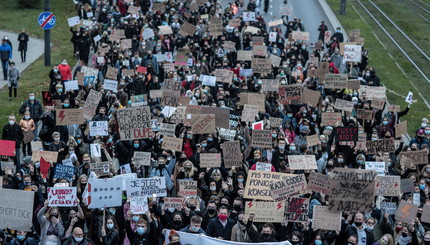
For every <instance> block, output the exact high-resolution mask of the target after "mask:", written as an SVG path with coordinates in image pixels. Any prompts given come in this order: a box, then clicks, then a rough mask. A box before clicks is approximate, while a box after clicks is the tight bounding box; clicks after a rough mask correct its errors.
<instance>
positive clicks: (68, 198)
mask: <svg viewBox="0 0 430 245" xmlns="http://www.w3.org/2000/svg"><path fill="white" fill-rule="evenodd" d="M77 204H78V202H77V201H76V187H48V206H49V207H75V206H76V205H77Z"/></svg>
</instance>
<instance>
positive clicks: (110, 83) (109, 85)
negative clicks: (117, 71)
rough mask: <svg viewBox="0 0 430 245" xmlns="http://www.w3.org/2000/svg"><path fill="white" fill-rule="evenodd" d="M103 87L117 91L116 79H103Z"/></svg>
mask: <svg viewBox="0 0 430 245" xmlns="http://www.w3.org/2000/svg"><path fill="white" fill-rule="evenodd" d="M103 89H105V90H112V91H113V92H117V90H118V81H115V80H110V79H105V80H104V83H103Z"/></svg>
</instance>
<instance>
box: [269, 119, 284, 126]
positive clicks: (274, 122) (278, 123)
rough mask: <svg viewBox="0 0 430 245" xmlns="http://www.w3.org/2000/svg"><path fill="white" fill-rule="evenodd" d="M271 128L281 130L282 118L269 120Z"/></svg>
mask: <svg viewBox="0 0 430 245" xmlns="http://www.w3.org/2000/svg"><path fill="white" fill-rule="evenodd" d="M269 122H270V127H271V128H280V127H281V126H282V118H279V117H270V118H269Z"/></svg>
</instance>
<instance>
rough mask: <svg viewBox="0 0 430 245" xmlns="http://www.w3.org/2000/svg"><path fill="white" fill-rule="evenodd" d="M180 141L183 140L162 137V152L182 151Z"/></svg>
mask: <svg viewBox="0 0 430 245" xmlns="http://www.w3.org/2000/svg"><path fill="white" fill-rule="evenodd" d="M182 141H183V139H181V138H175V137H168V136H164V137H163V143H162V145H161V148H162V149H164V150H172V151H182Z"/></svg>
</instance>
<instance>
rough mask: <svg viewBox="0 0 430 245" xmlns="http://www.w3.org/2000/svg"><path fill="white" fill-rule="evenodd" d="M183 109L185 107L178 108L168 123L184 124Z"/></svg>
mask: <svg viewBox="0 0 430 245" xmlns="http://www.w3.org/2000/svg"><path fill="white" fill-rule="evenodd" d="M185 109H186V107H185V106H178V107H177V108H176V110H175V112H174V113H173V114H172V116H170V123H175V124H177V123H184V121H185Z"/></svg>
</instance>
